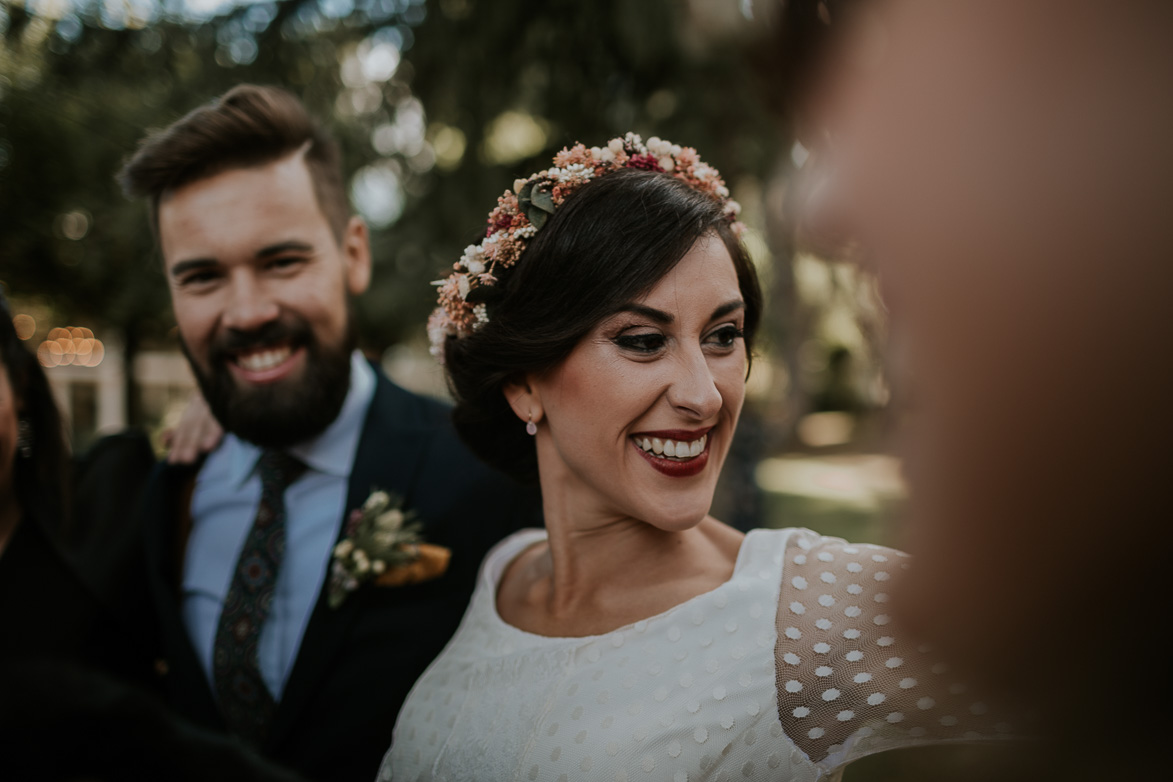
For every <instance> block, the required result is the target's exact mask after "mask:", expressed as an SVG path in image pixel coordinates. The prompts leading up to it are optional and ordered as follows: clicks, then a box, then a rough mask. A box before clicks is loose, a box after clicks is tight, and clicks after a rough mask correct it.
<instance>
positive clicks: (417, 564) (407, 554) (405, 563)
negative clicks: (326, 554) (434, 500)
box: [328, 491, 452, 608]
mask: <svg viewBox="0 0 1173 782" xmlns="http://www.w3.org/2000/svg"><path fill="white" fill-rule="evenodd" d="M420 528H421V525H420V523H419V521H418V520H417V519H416V516H415V513H414V512H413V511H410V510H407V511H405V510H403V508H402V501H401V500H399V499H397V498H395V497H392V496H391V495H390V494H388V493H387V492H385V491H375V492H371V496H370V497H367V501H366V502H364V503H363V505H362V507H361V508H357V509H355V510H353V511H351V512H350V516H349V517H347V519H346V534H345V536H344V537H343V538H342V540H340V541H338V543H337V544H336V545H335V546H334V556H333V562H332V563H331V565H330V583H329V587H328V598H329V601H330V607H331V608H337V607H338V606H340V605H342V601H344V600H345V599H346V596H347V595H349V594H350V593H351V592H353V591H354V590H356V589H358V588H359V586H361V585H362V584H365V583H366V582H368V581H373V582H374V583H375V584H376V585H378V586H402V585H404V584H416V583H419V582H421V581H429V580H431V579H433V578H438V577H440V576H441V575H443V574H444V571H445V570H447V569H448V560H449V558H451V556H452V552H451V551H449V550H448V549H446V548H444V547H443V546H435V545H432V544H431V543H425V542H424V540H423V536H422V535H420Z"/></svg>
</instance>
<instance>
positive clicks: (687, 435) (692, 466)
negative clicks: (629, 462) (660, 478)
mask: <svg viewBox="0 0 1173 782" xmlns="http://www.w3.org/2000/svg"><path fill="white" fill-rule="evenodd" d="M712 430H713V427H711V426H710V427H708V428H707V429H696V430H693V431H686V430H683V429H664V430H661V431H657V432H639V433H638V434H634V435H632V436H631V438H630V440H631V446H632V447H633V448H635V450H636V452H637V453H638V454H639V455H640V456H642V457H643V458H644V460H645V461H646V462H647V463H648V464H650V465H651V466H652V468H653V469H655V470H656V471H657V472H659V473H661V474H663V475H667V476H669V477H671V478H690V477H692V476H694V475H699V474H700V473H701V472H703V471H704V469H705V467H706V466H707V465H708V463H709V446H710V445H712V442H713V440H712V438H711V437H710V438H708V439H706V440H705V447H704V450H703V451H701V452H700V453H699V454H697V455H696V456H693V457H692V458H690V459H685V460H683V461H676V460H675V459H668V458H664V457H662V456H658V455H656V454H655V453H650V452H648V451H645V450H644V449H643V448H641V447H640V446H639V444H638V442H637V441H638V440H643V439H645V438H646V439H660V440H674V441H676V442H686V443H687V442H693V441H695V440H699V439H700V438H702V437H704V436H705V435H707V434H709V433H710V432H711V431H712Z"/></svg>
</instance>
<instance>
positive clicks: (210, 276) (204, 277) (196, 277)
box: [179, 271, 218, 287]
mask: <svg viewBox="0 0 1173 782" xmlns="http://www.w3.org/2000/svg"><path fill="white" fill-rule="evenodd" d="M217 276H218V275H217V274H216V273H215V272H212V271H207V272H192V273H191V274H186V275H184V276H183V277H181V278H180V280H179V284H180V285H182V286H185V287H186V286H190V285H205V284H207V283H210V282H212V281H213V280H215V279H216V277H217Z"/></svg>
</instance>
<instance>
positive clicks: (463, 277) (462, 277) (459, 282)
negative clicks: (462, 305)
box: [456, 274, 470, 299]
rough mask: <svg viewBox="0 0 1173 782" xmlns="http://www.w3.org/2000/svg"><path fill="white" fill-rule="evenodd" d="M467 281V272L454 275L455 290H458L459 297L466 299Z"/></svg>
mask: <svg viewBox="0 0 1173 782" xmlns="http://www.w3.org/2000/svg"><path fill="white" fill-rule="evenodd" d="M469 287H470V285H469V281H468V275H467V274H458V275H456V290H458V291H459V292H460V298H462V299H467V298H468V291H469Z"/></svg>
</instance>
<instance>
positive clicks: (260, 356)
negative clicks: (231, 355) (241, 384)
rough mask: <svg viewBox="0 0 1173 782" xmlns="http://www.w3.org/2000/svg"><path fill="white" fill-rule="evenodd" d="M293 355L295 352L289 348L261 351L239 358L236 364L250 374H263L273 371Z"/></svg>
mask: <svg viewBox="0 0 1173 782" xmlns="http://www.w3.org/2000/svg"><path fill="white" fill-rule="evenodd" d="M291 353H293V350H292V348H289V347H283V348H275V349H273V350H261V351H258V352H256V353H248V354H245V355H240V356H237V357H236V363H237V364H239V365H240V366H241V367H242V368H243V369H247V370H249V371H250V372H262V371H264V370H266V369H272V368H273V367H275V366H277V365H278V364H280V363H281V362H282V361H285V359H287V358H289V356H290V354H291Z"/></svg>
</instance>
